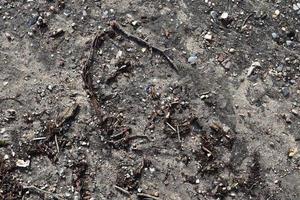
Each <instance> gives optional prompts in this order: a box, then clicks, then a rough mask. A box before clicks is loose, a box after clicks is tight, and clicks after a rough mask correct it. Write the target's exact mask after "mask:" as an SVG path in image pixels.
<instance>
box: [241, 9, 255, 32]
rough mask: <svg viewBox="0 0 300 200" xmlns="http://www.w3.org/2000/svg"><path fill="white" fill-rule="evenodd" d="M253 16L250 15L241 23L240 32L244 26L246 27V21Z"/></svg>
mask: <svg viewBox="0 0 300 200" xmlns="http://www.w3.org/2000/svg"><path fill="white" fill-rule="evenodd" d="M253 15H254V13H250V14H249V15H248V16H247V17H246V19H245V20H244V21H243V24H242V26H241V30H243V28H244V26H245V25H246V23H247V21H248V20H249V19H250V17H252V16H253Z"/></svg>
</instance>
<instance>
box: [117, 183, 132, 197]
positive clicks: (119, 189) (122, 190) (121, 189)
mask: <svg viewBox="0 0 300 200" xmlns="http://www.w3.org/2000/svg"><path fill="white" fill-rule="evenodd" d="M114 188H115V189H116V190H118V191H120V192H122V193H123V194H125V195H127V196H130V193H129V192H128V191H127V190H125V189H124V188H121V187H119V186H117V185H114Z"/></svg>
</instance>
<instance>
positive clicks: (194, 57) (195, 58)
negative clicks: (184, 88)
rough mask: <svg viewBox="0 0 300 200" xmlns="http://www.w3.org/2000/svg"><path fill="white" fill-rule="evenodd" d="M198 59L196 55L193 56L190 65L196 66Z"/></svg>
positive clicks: (189, 61) (189, 60) (190, 58)
mask: <svg viewBox="0 0 300 200" xmlns="http://www.w3.org/2000/svg"><path fill="white" fill-rule="evenodd" d="M197 59H198V57H197V56H195V55H192V56H190V57H189V58H188V63H190V64H191V65H194V64H196V62H197Z"/></svg>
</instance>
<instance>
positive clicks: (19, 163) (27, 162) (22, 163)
mask: <svg viewBox="0 0 300 200" xmlns="http://www.w3.org/2000/svg"><path fill="white" fill-rule="evenodd" d="M16 165H17V166H18V167H23V168H25V167H28V166H29V165H30V160H25V161H24V160H21V159H18V160H17V162H16Z"/></svg>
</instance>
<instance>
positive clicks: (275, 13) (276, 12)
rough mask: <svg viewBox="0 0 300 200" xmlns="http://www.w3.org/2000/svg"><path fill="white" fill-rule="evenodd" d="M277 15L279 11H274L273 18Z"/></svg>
mask: <svg viewBox="0 0 300 200" xmlns="http://www.w3.org/2000/svg"><path fill="white" fill-rule="evenodd" d="M279 14H280V10H275V12H274V14H273V18H276V17H278V15H279Z"/></svg>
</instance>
